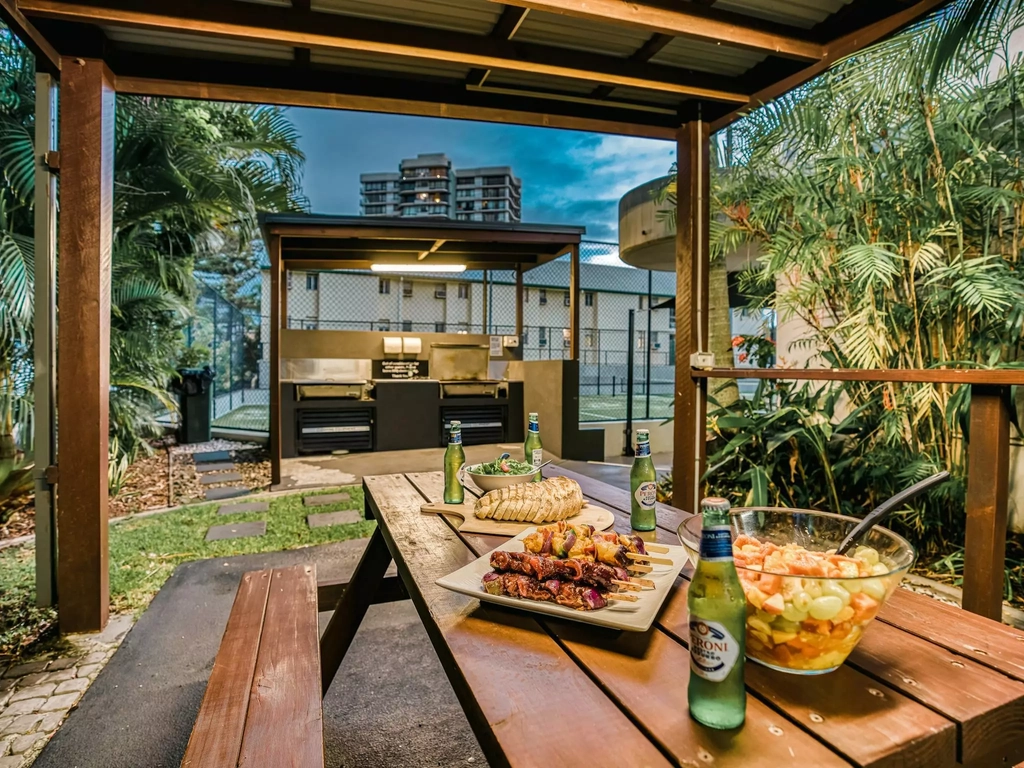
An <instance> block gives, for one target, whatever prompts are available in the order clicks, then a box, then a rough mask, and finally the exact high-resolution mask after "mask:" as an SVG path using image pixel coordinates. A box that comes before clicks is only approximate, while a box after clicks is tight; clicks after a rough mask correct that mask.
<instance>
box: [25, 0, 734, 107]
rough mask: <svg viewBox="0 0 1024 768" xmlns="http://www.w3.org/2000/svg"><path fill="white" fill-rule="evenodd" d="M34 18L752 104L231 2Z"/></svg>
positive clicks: (609, 62) (409, 29)
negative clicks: (425, 62)
mask: <svg viewBox="0 0 1024 768" xmlns="http://www.w3.org/2000/svg"><path fill="white" fill-rule="evenodd" d="M19 7H20V8H21V9H22V10H23V11H24V12H25V13H26V14H28V15H29V16H40V17H45V18H54V19H61V20H66V21H76V22H83V23H87V24H100V25H104V24H109V25H117V26H126V27H132V28H136V29H149V30H159V31H165V32H178V33H189V34H199V35H209V36H213V37H221V38H231V39H236V40H248V41H253V42H262V43H278V44H283V45H290V46H292V47H304V48H323V49H334V50H347V51H353V52H363V53H373V54H383V55H390V56H401V57H406V58H414V59H424V60H430V61H443V62H448V63H451V62H454V63H458V64H463V65H467V66H470V67H477V68H481V69H503V70H509V71H515V72H530V73H534V74H541V75H549V76H551V77H564V78H571V79H575V80H584V81H589V82H594V83H599V84H607V85H622V86H629V87H634V88H640V89H645V90H653V91H661V92H666V93H674V94H677V95H679V96H680V97H694V98H699V99H706V100H711V101H724V102H731V103H746V102H747V101H748V100H749V95H748V94H745V93H744V92H743V91H742V90H741V89H740V88H738V87H737V86H736V83H735V81H734V80H732V79H730V78H723V77H715V76H704V75H698V74H693V73H687V72H685V71H683V70H679V69H677V68H673V67H665V66H657V65H653V64H646V63H637V62H629V61H623V60H622V59H619V58H616V57H614V56H604V55H599V54H591V53H587V52H580V51H570V50H566V49H560V48H554V47H551V46H544V45H537V44H532V43H531V44H525V43H512V42H510V41H507V40H506V41H500V40H496V39H494V38H491V37H485V36H480V35H472V34H467V33H462V32H449V31H446V30H438V29H430V30H427V29H424V28H422V27H416V26H412V25H407V24H396V23H394V22H385V21H377V20H367V19H360V18H353V17H347V16H340V15H337V14H328V13H313V12H309V13H303V12H297V11H296V10H294V9H292V8H290V7H276V6H268V5H258V4H255V3H239V2H232V1H231V0H149V1H148V2H147V3H146V4H145V8H144V9H141V8H140V7H139V3H137V2H134V1H133V0H102V2H99V1H98V2H74V1H72V0H21V3H20V6H19Z"/></svg>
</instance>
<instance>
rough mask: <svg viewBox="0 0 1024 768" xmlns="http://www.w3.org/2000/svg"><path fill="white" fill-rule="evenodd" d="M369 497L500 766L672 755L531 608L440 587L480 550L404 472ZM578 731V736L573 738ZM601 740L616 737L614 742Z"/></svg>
mask: <svg viewBox="0 0 1024 768" xmlns="http://www.w3.org/2000/svg"><path fill="white" fill-rule="evenodd" d="M363 482H364V484H365V485H366V488H367V490H368V491H369V492H370V493H369V496H368V500H369V503H370V508H371V509H372V511H373V513H374V516H375V517H376V518H377V521H378V523H379V525H380V527H381V529H382V530H383V531H384V535H385V539H386V540H387V542H388V546H389V548H390V549H391V552H392V554H393V555H394V557H395V563H396V565H397V567H398V570H399V573H400V574H401V576H402V578H403V580H404V581H405V584H406V587H407V589H408V590H409V594H410V596H411V597H412V599H413V602H414V603H415V604H416V607H417V610H418V611H419V614H420V617H421V619H422V620H423V623H424V626H425V627H426V630H427V633H428V635H430V638H431V641H432V642H433V644H434V648H435V649H436V651H437V654H438V657H439V658H440V660H441V663H442V666H443V667H444V669H445V671H446V673H447V674H448V678H449V680H451V682H452V686H453V688H454V689H455V692H456V694H457V695H458V696H459V699H460V701H461V702H462V705H463V708H464V709H465V710H466V714H467V717H468V718H469V721H470V724H471V725H472V726H473V729H474V732H475V733H476V734H477V738H478V739H479V740H480V743H481V746H482V747H483V749H484V752H485V753H486V754H487V757H488V759H489V760H490V761H491V765H492V766H504V765H508V766H537V765H552V766H565V768H571V767H572V766H579V767H580V768H600V767H601V766H609V768H611V767H612V766H614V768H621V766H622V764H623V763H622V760H623V757H622V756H623V755H629V756H630V757H629V764H630V765H631V766H638V767H642V766H650V767H652V768H653V767H654V766H668V765H669V762H668V760H667V759H666V758H665V757H664V755H662V753H661V752H660V751H659V750H658V749H657V747H655V746H654V744H652V743H651V741H650V740H649V739H648V738H647V737H646V736H645V735H644V734H643V733H642V732H641V731H640V730H639V729H638V728H637V727H636V725H634V724H633V723H632V722H631V721H630V720H629V718H627V717H626V716H625V715H624V714H623V713H622V711H621V710H620V709H619V708H618V707H617V706H616V705H615V703H614V702H612V701H611V700H610V699H609V698H608V697H607V696H606V695H604V693H603V692H602V691H601V690H600V689H599V688H598V687H597V686H596V685H595V684H594V682H593V681H592V680H591V679H590V678H589V677H588V676H587V675H586V673H585V672H584V671H583V670H582V669H580V668H579V666H577V664H576V663H575V662H574V661H573V660H572V659H571V658H570V657H569V655H568V654H567V653H566V652H565V650H564V649H562V648H561V646H559V645H558V643H556V642H555V641H554V639H552V637H551V636H550V635H549V634H548V633H547V632H545V631H544V630H543V629H542V628H541V627H540V625H539V624H538V623H537V622H536V620H534V619H533V618H532V617H530V616H529V615H528V614H523V613H520V612H518V611H503V610H500V609H495V608H492V607H490V606H485V605H481V604H480V603H479V601H477V600H474V599H472V598H469V597H466V596H465V595H460V594H457V593H455V592H450V591H448V590H446V589H443V588H441V587H439V586H437V585H436V584H435V583H434V582H435V580H436V579H437V578H439V577H441V576H443V575H446V574H448V573H451V572H452V571H454V570H456V569H458V568H460V567H462V566H463V565H466V564H467V563H469V562H471V561H472V560H473V559H474V558H475V555H474V554H473V552H472V551H471V550H470V549H469V548H468V547H466V545H465V544H464V543H463V542H462V541H461V540H460V539H459V538H458V537H457V536H456V535H455V534H454V533H453V532H452V531H451V529H450V528H449V527H448V526H447V525H446V524H445V522H444V521H442V520H439V519H437V517H436V516H433V515H423V514H422V513H420V511H419V507H420V505H421V504H422V503H423V496H422V495H421V494H420V493H419V491H417V490H416V488H414V487H413V485H412V484H411V483H410V482H409V480H408V479H406V478H405V477H403V476H401V475H385V476H377V477H366V478H364V480H363ZM553 713H559V715H562V714H564V713H572V716H573V720H574V722H578V723H594V724H595V728H596V729H597V730H596V731H595V734H597V736H595V738H594V739H590V740H585V743H581V741H580V739H579V731H578V729H577V731H564V730H562V731H561V733H562V734H563V735H565V738H560V737H559V731H558V730H557V729H553V727H552V717H553ZM573 733H575V734H576V737H571V738H570V736H571V735H572V734H573ZM600 744H607V745H613V748H612V747H611V746H610V747H609V748H607V749H601V748H597V747H598V746H599V745H600Z"/></svg>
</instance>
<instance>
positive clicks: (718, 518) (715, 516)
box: [701, 509, 729, 528]
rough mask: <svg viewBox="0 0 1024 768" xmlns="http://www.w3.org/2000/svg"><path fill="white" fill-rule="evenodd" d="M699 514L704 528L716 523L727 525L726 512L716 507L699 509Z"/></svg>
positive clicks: (727, 516) (727, 517)
mask: <svg viewBox="0 0 1024 768" xmlns="http://www.w3.org/2000/svg"><path fill="white" fill-rule="evenodd" d="M701 516H702V518H703V523H702V524H703V527H705V528H708V527H710V526H717V525H729V513H728V512H723V511H721V510H717V509H704V510H701Z"/></svg>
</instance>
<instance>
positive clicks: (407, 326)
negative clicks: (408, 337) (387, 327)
mask: <svg viewBox="0 0 1024 768" xmlns="http://www.w3.org/2000/svg"><path fill="white" fill-rule="evenodd" d="M402 330H403V331H405V332H406V333H408V332H409V331H411V330H412V320H403V321H402Z"/></svg>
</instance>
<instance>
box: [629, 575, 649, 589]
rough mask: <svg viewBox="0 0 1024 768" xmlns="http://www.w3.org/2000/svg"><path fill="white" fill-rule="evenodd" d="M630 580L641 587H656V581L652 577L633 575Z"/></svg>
mask: <svg viewBox="0 0 1024 768" xmlns="http://www.w3.org/2000/svg"><path fill="white" fill-rule="evenodd" d="M630 581H631V582H633V583H634V584H639V585H640V586H641V587H647V588H649V589H654V582H653V581H651V580H650V579H641V578H639V577H636V576H633V577H631V578H630Z"/></svg>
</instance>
